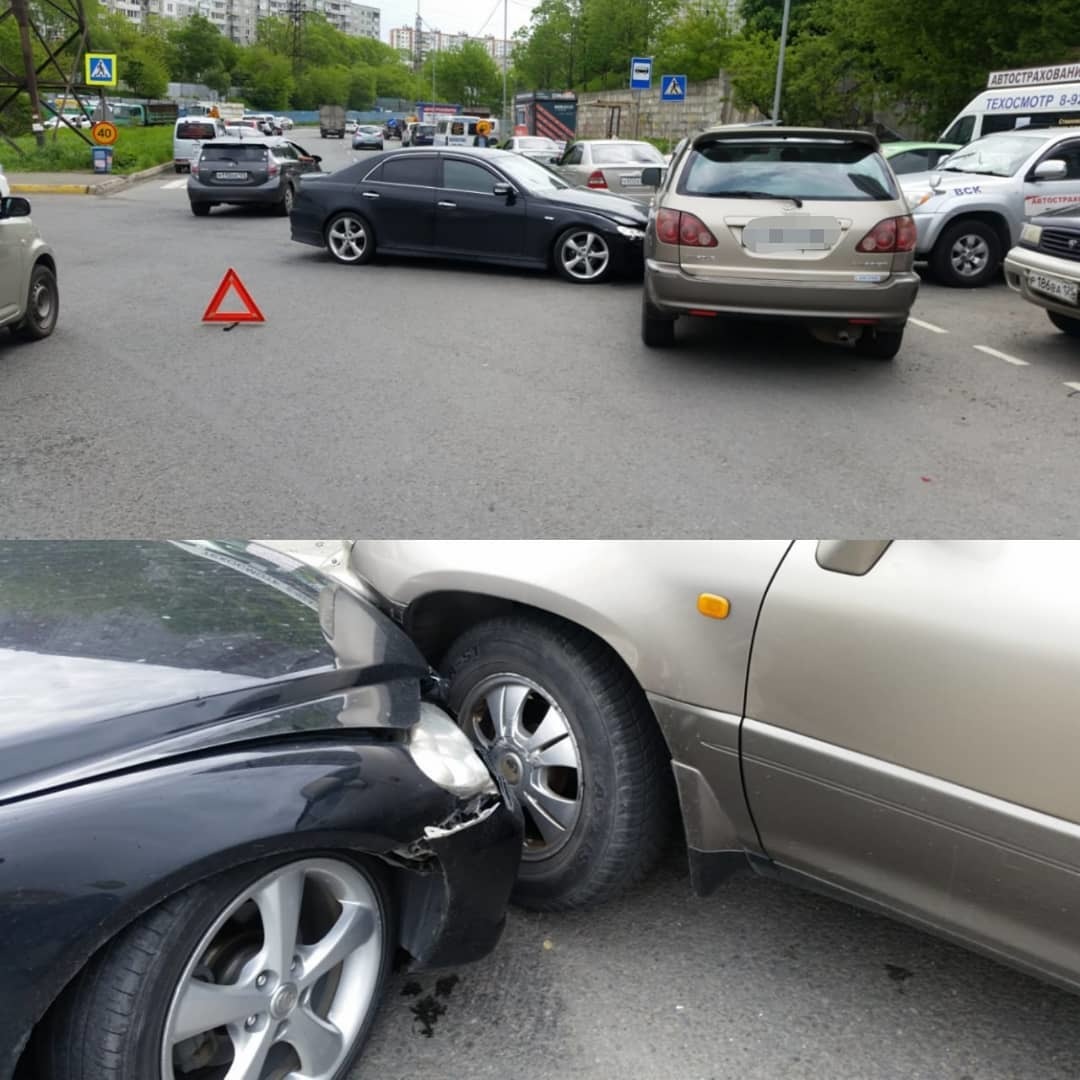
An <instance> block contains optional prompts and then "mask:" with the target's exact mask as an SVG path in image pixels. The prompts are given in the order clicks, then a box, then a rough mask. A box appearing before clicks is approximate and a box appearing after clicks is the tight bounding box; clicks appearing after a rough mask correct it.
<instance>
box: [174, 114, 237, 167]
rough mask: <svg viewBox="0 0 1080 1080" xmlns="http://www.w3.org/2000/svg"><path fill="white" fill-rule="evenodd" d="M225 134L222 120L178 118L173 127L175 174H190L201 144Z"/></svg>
mask: <svg viewBox="0 0 1080 1080" xmlns="http://www.w3.org/2000/svg"><path fill="white" fill-rule="evenodd" d="M239 130H244V129H239ZM227 134H228V131H227V128H226V125H225V121H224V120H218V119H215V118H214V117H211V116H182V117H180V119H179V120H177V121H176V124H175V125H174V127H173V168H174V169H175V170H176V172H190V171H191V159H192V158H196V157H198V156H199V151H200V150H201V149H202V146H203V143H205V142H210V141H211V140H213V139H220V138H223V137H224V136H226V135H227Z"/></svg>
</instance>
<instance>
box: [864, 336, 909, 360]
mask: <svg viewBox="0 0 1080 1080" xmlns="http://www.w3.org/2000/svg"><path fill="white" fill-rule="evenodd" d="M903 341H904V331H903V330H875V331H873V332H870V331H866V330H864V331H863V334H862V337H860V338H859V340H858V341H856V342H855V352H856V353H858V354H859V356H871V357H873V358H874V359H875V360H892V359H893V358H894V357H895V356H896V354H897V353H898V352H899V351H900V346H901V345H902V344H903Z"/></svg>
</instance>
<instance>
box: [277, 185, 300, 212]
mask: <svg viewBox="0 0 1080 1080" xmlns="http://www.w3.org/2000/svg"><path fill="white" fill-rule="evenodd" d="M294 202H296V192H295V191H293V186H292V184H286V185H285V190H284V191H283V192H282V193H281V202H279V203H278V204H277V207H276V210H277V212H278V213H279V214H280V215H281V216H282V217H288V216H289V214H290V213H291V212H292V208H293V203H294Z"/></svg>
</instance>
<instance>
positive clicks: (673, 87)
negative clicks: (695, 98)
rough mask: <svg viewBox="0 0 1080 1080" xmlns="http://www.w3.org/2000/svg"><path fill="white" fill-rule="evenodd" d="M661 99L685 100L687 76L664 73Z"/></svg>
mask: <svg viewBox="0 0 1080 1080" xmlns="http://www.w3.org/2000/svg"><path fill="white" fill-rule="evenodd" d="M660 100H661V101H685V100H686V76H685V75H664V76H663V77H662V78H661V79H660Z"/></svg>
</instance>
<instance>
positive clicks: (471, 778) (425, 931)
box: [0, 542, 522, 1080]
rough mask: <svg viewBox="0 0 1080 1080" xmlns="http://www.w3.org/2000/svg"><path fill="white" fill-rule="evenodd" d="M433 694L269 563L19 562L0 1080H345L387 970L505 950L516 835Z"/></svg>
mask: <svg viewBox="0 0 1080 1080" xmlns="http://www.w3.org/2000/svg"><path fill="white" fill-rule="evenodd" d="M438 685H439V684H438V681H437V680H433V679H431V678H430V671H429V668H428V666H427V664H426V663H425V662H424V660H423V658H422V657H421V656H420V655H419V653H418V652H417V651H416V650H415V649H414V647H413V646H412V645H411V644H410V642H409V641H408V640H407V639H406V638H405V636H404V635H403V633H402V632H401V631H400V630H399V629H398V628H397V627H396V626H395V625H394V624H393V623H392V622H391V621H390V620H388V619H387V618H385V617H384V616H383V615H381V614H380V613H379V612H378V611H377V610H376V609H375V608H373V607H371V606H370V605H369V604H368V603H367V602H366V601H365V600H364V599H363V598H362V597H360V596H358V595H356V594H354V593H352V592H350V591H347V590H346V589H344V588H343V587H342V586H340V585H336V584H334V583H332V582H330V581H328V580H327V579H325V578H321V577H320V576H319V575H318V574H317V573H316V572H315V571H312V570H308V569H304V568H303V567H301V565H300V564H299V563H297V562H295V561H293V560H291V559H290V558H288V557H287V556H285V555H284V554H282V553H281V552H280V551H277V550H269V549H266V548H263V547H261V546H259V545H253V544H246V543H234V544H229V543H208V542H194V543H183V544H180V543H178V544H149V543H122V542H106V543H69V544H58V543H50V542H33V543H26V544H11V543H5V544H2V545H0V704H2V708H0V951H2V954H3V956H4V978H3V980H0V1080H11V1078H12V1076H13V1075H19V1076H27V1077H31V1076H32V1077H35V1078H39V1080H75V1078H78V1080H86V1078H88V1077H98V1078H101V1077H105V1076H108V1077H110V1078H111V1080H150V1078H152V1077H160V1078H162V1080H196V1078H197V1080H224V1078H226V1077H228V1078H229V1080H233V1078H235V1080H268V1078H270V1077H273V1078H280V1077H284V1076H286V1075H288V1076H295V1077H304V1078H307V1080H341V1078H343V1077H344V1076H345V1075H346V1074H347V1073H348V1071H349V1068H350V1063H351V1062H352V1061H353V1060H354V1059H355V1057H356V1055H357V1053H358V1051H359V1049H360V1046H361V1044H362V1043H363V1041H364V1038H365V1037H366V1035H367V1033H368V1030H369V1028H370V1026H371V1023H372V1021H373V1019H374V1016H375V1012H376V1009H377V1007H378V1003H379V999H380V996H381V994H382V992H383V987H384V985H385V980H386V977H387V972H388V971H389V969H390V966H391V963H392V961H393V960H394V959H395V957H396V956H399V955H401V956H404V957H407V960H406V961H405V962H406V963H407V964H411V965H417V966H427V965H440V966H441V965H445V964H456V963H458V962H460V961H464V960H468V959H472V958H475V957H477V956H479V955H482V954H483V953H485V952H487V951H488V950H489V949H490V948H491V947H492V946H493V945H494V943H495V941H496V940H497V938H498V936H499V933H500V930H501V926H502V923H503V919H504V909H505V904H506V902H507V899H508V897H509V893H510V889H511V886H512V884H513V880H514V876H515V874H516V871H517V865H518V860H519V849H520V846H521V836H522V831H521V822H520V816H519V813H518V812H517V811H516V810H511V809H510V808H509V806H508V804H507V803H506V802H504V801H503V800H502V798H501V796H500V795H499V793H498V789H497V788H496V787H495V785H494V782H493V781H492V779H491V776H490V774H489V773H488V772H487V771H486V769H485V767H484V766H483V764H482V763H481V762H480V760H479V758H478V757H477V756H476V755H475V754H474V752H473V751H472V750H471V748H470V746H469V743H468V741H467V739H466V738H465V736H464V734H462V733H461V731H460V729H459V728H457V727H456V726H455V725H454V723H453V722H452V721H451V720H450V718H449V717H448V716H447V715H446V714H445V713H444V712H443V711H442V710H441V709H440V708H439V706H438V705H437V704H435V703H433V702H432V701H430V700H426V698H425V695H428V696H430V693H431V691H432V690H433V689H435V688H437V687H438ZM16 1070H18V1072H17V1073H16Z"/></svg>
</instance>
